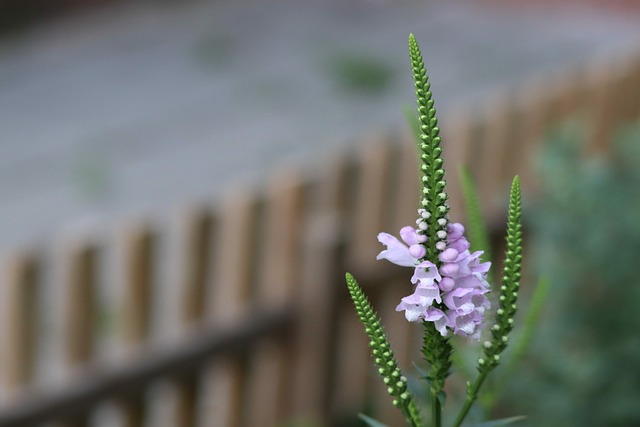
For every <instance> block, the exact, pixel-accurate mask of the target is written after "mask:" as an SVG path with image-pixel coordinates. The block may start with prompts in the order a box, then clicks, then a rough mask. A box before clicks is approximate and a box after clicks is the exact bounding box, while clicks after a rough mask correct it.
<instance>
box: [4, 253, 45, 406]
mask: <svg viewBox="0 0 640 427" xmlns="http://www.w3.org/2000/svg"><path fill="white" fill-rule="evenodd" d="M4 267H5V272H6V273H5V281H6V282H5V285H4V286H5V289H4V293H3V294H4V298H3V301H2V311H1V312H0V316H1V318H2V324H1V325H0V327H2V328H3V337H4V343H3V346H2V357H0V361H1V362H2V383H3V388H4V391H5V392H6V394H7V395H8V397H9V398H10V399H13V398H16V397H17V396H18V394H20V392H21V391H24V388H25V387H27V386H28V385H30V384H31V383H32V381H33V380H34V374H35V364H36V351H37V336H38V330H37V328H38V320H39V319H38V312H39V310H38V309H37V298H38V293H39V292H40V290H39V277H38V276H39V265H38V260H37V259H36V257H35V256H34V255H32V254H26V253H19V254H14V255H13V256H11V257H10V258H9V259H8V260H7V262H6V264H5V265H4Z"/></svg>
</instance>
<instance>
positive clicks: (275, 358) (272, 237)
mask: <svg viewBox="0 0 640 427" xmlns="http://www.w3.org/2000/svg"><path fill="white" fill-rule="evenodd" d="M305 189H306V187H305V186H304V183H303V180H302V177H301V175H300V173H299V172H298V171H293V170H289V171H286V172H284V173H281V174H279V175H278V176H276V177H275V179H274V180H272V181H271V182H270V183H269V188H268V193H267V197H266V200H267V202H266V206H265V212H264V216H263V218H262V220H261V227H262V228H263V229H264V232H263V234H262V239H261V241H260V242H259V243H260V248H259V253H260V256H259V258H258V259H257V260H256V261H257V263H258V274H257V276H256V284H255V285H256V288H255V292H256V295H255V300H254V304H255V305H256V306H257V307H267V308H269V309H277V308H283V307H285V306H286V305H287V304H288V305H292V306H294V307H295V306H297V305H298V302H297V301H296V300H295V296H294V295H293V292H294V290H295V287H294V285H295V284H296V281H297V280H298V279H299V276H300V273H301V271H300V268H299V265H300V261H301V257H300V253H299V250H298V249H299V247H300V243H301V233H302V227H303V218H302V216H303V198H304V196H305V194H304V192H305ZM300 314H302V315H304V314H303V313H300ZM290 365H291V351H290V349H288V348H284V346H283V344H282V343H281V342H278V341H277V340H275V339H273V338H267V339H264V340H262V341H260V342H259V343H257V344H256V347H255V351H253V352H252V355H251V357H250V359H249V381H248V384H249V389H248V390H247V392H248V393H247V398H248V401H247V408H246V411H247V414H248V418H247V420H246V425H249V426H264V427H276V426H277V425H278V423H279V422H281V421H282V420H283V418H284V417H285V415H287V416H290V413H287V411H286V408H285V406H286V404H287V394H288V393H289V391H290V386H291V384H290V383H287V382H286V381H285V380H286V377H287V374H288V372H289V369H290Z"/></svg>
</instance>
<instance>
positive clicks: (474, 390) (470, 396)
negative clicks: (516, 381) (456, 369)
mask: <svg viewBox="0 0 640 427" xmlns="http://www.w3.org/2000/svg"><path fill="white" fill-rule="evenodd" d="M488 374H489V371H485V372H483V373H481V374H480V375H478V378H476V380H475V381H474V383H473V385H472V386H471V387H470V388H469V389H468V390H467V400H466V401H465V402H464V406H462V409H460V413H458V416H457V417H456V421H455V422H454V423H453V426H452V427H460V425H461V424H462V422H463V421H464V419H465V418H466V416H467V414H468V413H469V410H470V409H471V406H472V405H473V402H475V401H476V399H477V397H478V392H479V391H480V387H481V386H482V383H483V382H484V380H485V379H486V378H487V375H488Z"/></svg>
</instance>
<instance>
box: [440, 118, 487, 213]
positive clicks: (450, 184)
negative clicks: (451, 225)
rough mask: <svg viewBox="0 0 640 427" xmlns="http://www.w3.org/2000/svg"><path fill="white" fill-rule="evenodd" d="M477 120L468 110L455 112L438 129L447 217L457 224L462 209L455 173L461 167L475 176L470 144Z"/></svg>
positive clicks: (475, 142)
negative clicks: (444, 170)
mask: <svg viewBox="0 0 640 427" xmlns="http://www.w3.org/2000/svg"><path fill="white" fill-rule="evenodd" d="M478 120H479V117H478V115H477V114H474V113H473V112H472V111H470V110H464V111H456V112H455V113H453V114H451V115H449V116H447V117H446V120H445V121H444V123H443V125H442V138H443V142H442V158H443V160H444V166H445V169H446V172H447V174H446V176H445V179H446V181H447V191H448V194H449V201H448V204H449V207H450V211H449V216H450V218H451V220H452V221H455V222H459V221H463V219H464V218H465V210H464V209H465V208H464V203H463V198H462V189H461V187H460V179H459V178H458V172H459V170H460V168H462V167H465V168H468V169H469V170H471V171H472V172H474V173H475V174H476V175H475V176H477V174H478V169H479V167H480V165H479V164H478V161H477V160H478V159H477V158H476V157H474V156H473V153H472V150H473V149H474V144H477V143H478V137H479V134H478V133H479V132H478V129H480V126H479V124H478Z"/></svg>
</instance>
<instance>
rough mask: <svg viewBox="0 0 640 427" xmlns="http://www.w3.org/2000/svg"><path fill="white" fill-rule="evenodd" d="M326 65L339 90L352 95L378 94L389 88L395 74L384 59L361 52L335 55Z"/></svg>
mask: <svg viewBox="0 0 640 427" xmlns="http://www.w3.org/2000/svg"><path fill="white" fill-rule="evenodd" d="M326 64H327V66H328V71H329V73H330V75H331V78H332V79H333V80H335V81H336V82H337V83H338V85H339V86H340V89H341V90H346V91H348V92H350V93H353V94H361V95H376V94H379V93H381V92H383V91H384V90H385V89H386V88H387V87H389V85H390V84H391V82H392V81H393V78H394V77H395V74H396V72H395V69H394V68H393V67H392V66H391V65H390V64H389V63H388V62H386V61H385V60H384V59H380V58H376V57H374V56H369V55H365V54H363V53H361V52H351V53H348V54H347V53H340V54H336V55H334V56H333V57H331V58H330V59H329V60H328V61H327V63H326Z"/></svg>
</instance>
